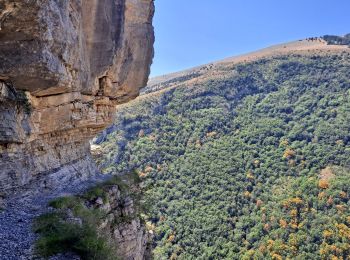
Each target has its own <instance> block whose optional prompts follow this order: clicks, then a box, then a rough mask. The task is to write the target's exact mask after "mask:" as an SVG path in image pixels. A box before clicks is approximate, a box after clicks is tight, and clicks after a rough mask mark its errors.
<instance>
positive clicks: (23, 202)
mask: <svg viewBox="0 0 350 260" xmlns="http://www.w3.org/2000/svg"><path fill="white" fill-rule="evenodd" d="M109 178H110V176H108V175H102V174H99V175H96V176H94V177H90V178H89V179H87V180H84V181H80V182H79V181H75V182H71V183H69V184H67V185H64V186H62V187H59V188H57V187H56V188H52V189H45V190H43V189H38V188H37V187H36V188H35V187H29V188H28V189H27V191H22V192H20V193H18V194H16V195H14V196H13V197H11V198H8V199H7V200H6V201H5V209H4V210H2V211H0V259H1V260H27V259H41V258H40V257H38V256H35V255H34V243H35V240H36V239H37V235H36V234H35V233H34V232H33V231H32V225H33V220H34V219H35V218H36V217H37V216H39V215H41V214H43V213H46V212H49V211H50V209H49V207H48V202H49V201H50V200H52V199H54V198H57V197H62V196H66V195H74V194H79V193H81V192H83V191H85V190H86V189H88V188H89V187H91V186H94V185H95V184H97V183H100V182H103V181H106V180H108V179H109ZM33 191H35V192H33ZM53 259H67V260H68V259H72V258H71V257H58V258H53Z"/></svg>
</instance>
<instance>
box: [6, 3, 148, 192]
mask: <svg viewBox="0 0 350 260" xmlns="http://www.w3.org/2000/svg"><path fill="white" fill-rule="evenodd" d="M153 13H154V4H153V0H36V1H31V0H0V189H1V190H7V191H8V190H11V189H12V188H16V187H21V186H23V185H25V184H27V183H29V182H31V181H38V180H39V179H41V178H42V177H43V176H48V175H54V176H56V177H55V178H53V180H54V181H61V180H62V179H66V180H70V179H71V178H74V177H76V176H79V177H80V178H84V177H86V176H88V175H91V174H94V172H95V171H96V168H95V166H94V163H93V162H92V160H91V158H90V152H89V139H91V138H92V137H93V136H94V135H96V133H98V132H99V131H101V130H102V129H104V128H105V127H106V126H107V125H109V124H110V123H112V120H113V117H114V112H115V107H116V105H118V104H121V103H124V102H127V101H128V100H130V99H133V98H135V97H136V96H137V95H138V93H139V89H140V88H141V87H143V86H145V85H146V81H147V78H148V75H149V67H150V64H151V61H152V57H153V42H154V35H153V26H152V17H153Z"/></svg>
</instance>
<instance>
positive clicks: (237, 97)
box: [95, 38, 350, 259]
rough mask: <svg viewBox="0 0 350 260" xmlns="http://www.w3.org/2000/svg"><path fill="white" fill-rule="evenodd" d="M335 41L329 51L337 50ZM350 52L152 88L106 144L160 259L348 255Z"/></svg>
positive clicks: (312, 54) (272, 60)
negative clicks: (134, 175) (133, 192)
mask: <svg viewBox="0 0 350 260" xmlns="http://www.w3.org/2000/svg"><path fill="white" fill-rule="evenodd" d="M328 43H329V42H328ZM349 72H350V48H348V47H347V46H346V45H329V44H327V42H326V40H324V39H320V38H309V39H308V40H302V41H297V42H292V43H287V44H281V45H277V46H274V47H270V48H266V49H263V50H261V51H257V52H254V53H250V54H247V55H243V56H239V57H233V58H229V59H226V60H223V61H219V62H213V63H211V64H208V65H204V66H200V67H197V68H193V69H190V70H186V71H183V72H178V73H173V74H170V75H165V76H162V77H157V78H154V79H151V80H150V82H149V84H148V86H147V87H146V88H145V89H144V94H143V95H142V96H140V97H139V98H138V99H137V100H136V101H134V102H132V103H129V104H127V105H125V106H122V107H119V113H118V114H117V117H116V123H115V124H114V125H113V126H111V127H110V128H109V129H107V131H105V133H104V134H102V135H100V136H99V137H98V138H97V139H96V142H95V143H96V146H95V149H97V150H99V151H100V152H99V153H98V154H99V157H98V162H99V165H100V167H102V168H103V169H104V171H105V172H114V173H118V174H120V173H123V172H129V171H130V170H136V171H137V172H138V174H139V176H140V178H141V179H142V180H143V186H144V198H143V199H144V202H143V205H144V206H149V207H148V211H146V212H144V213H145V220H146V223H147V226H148V228H149V230H150V231H151V233H153V234H154V251H153V254H154V258H155V259H347V258H348V257H349V256H350V134H349V133H350V78H349Z"/></svg>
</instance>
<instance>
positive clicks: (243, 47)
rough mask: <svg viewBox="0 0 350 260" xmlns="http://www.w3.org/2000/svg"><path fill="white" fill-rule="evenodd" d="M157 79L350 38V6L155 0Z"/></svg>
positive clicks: (345, 1)
mask: <svg viewBox="0 0 350 260" xmlns="http://www.w3.org/2000/svg"><path fill="white" fill-rule="evenodd" d="M155 5H156V13H155V17H154V27H155V34H156V43H155V58H154V61H153V65H152V72H151V76H157V75H162V74H166V73H170V72H175V71H179V70H183V69H186V68H190V67H194V66H197V65H201V64H205V63H209V62H212V61H215V60H219V59H223V58H226V57H230V56H234V55H237V54H242V53H246V52H250V51H253V50H257V49H260V48H264V47H267V46H270V45H273V44H278V43H282V42H288V41H292V40H298V39H302V38H306V37H312V36H320V35H324V34H336V35H343V34H345V33H349V32H350V0H155Z"/></svg>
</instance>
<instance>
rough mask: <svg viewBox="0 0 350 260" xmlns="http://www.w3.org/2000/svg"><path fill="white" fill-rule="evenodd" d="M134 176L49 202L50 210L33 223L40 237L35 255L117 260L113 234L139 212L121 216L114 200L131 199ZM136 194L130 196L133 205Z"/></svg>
mask: <svg viewBox="0 0 350 260" xmlns="http://www.w3.org/2000/svg"><path fill="white" fill-rule="evenodd" d="M134 176H135V175H134V174H129V175H128V176H126V177H127V178H121V177H117V176H114V177H113V178H111V179H110V180H108V181H106V182H104V183H102V184H99V185H96V186H95V187H92V188H90V189H89V190H87V191H86V192H85V193H83V194H81V195H76V196H67V197H61V198H57V199H55V200H52V201H51V202H50V203H49V206H50V207H52V208H53V211H52V212H49V213H47V214H44V215H41V216H39V217H38V218H37V219H36V221H35V224H34V231H35V232H36V233H38V234H39V235H40V238H39V239H38V240H37V243H36V251H37V253H38V254H39V255H41V256H44V257H50V256H53V255H56V254H59V253H67V252H69V253H75V254H77V255H79V256H80V257H81V258H82V259H94V260H108V259H111V260H112V259H119V257H118V256H119V252H118V251H119V250H118V247H117V241H115V240H114V239H113V235H112V234H113V233H114V230H115V229H117V228H118V227H117V226H118V225H120V224H123V223H126V222H130V221H132V220H133V219H135V218H139V214H140V210H139V208H138V207H137V210H136V211H135V212H130V210H127V211H128V212H125V213H123V212H122V209H118V208H114V207H115V206H118V205H119V202H117V201H116V200H120V201H123V200H124V199H127V198H128V196H130V194H129V193H130V192H131V191H132V190H133V188H132V185H134V184H135V181H137V180H136V179H137V176H136V178H135V177H134ZM119 194H120V195H119ZM138 195H139V193H137V192H135V193H134V194H132V196H133V199H134V201H135V203H138V200H136V196H138ZM112 200H113V201H112ZM113 205H114V206H113ZM136 206H137V205H136Z"/></svg>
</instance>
